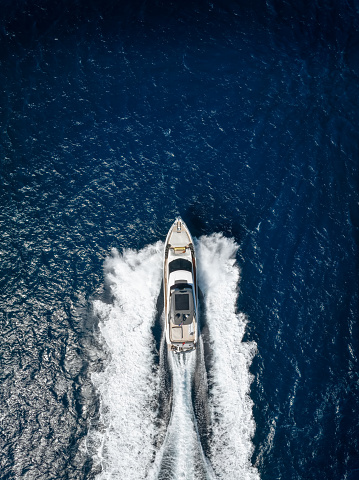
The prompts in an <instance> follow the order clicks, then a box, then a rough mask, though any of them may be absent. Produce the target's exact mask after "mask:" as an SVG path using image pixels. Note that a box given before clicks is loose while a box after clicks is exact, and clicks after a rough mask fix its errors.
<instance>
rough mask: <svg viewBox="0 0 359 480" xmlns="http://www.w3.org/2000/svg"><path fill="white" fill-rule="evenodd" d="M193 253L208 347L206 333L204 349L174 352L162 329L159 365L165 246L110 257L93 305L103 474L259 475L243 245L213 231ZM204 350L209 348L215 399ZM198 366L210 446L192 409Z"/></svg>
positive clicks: (94, 445) (165, 478)
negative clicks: (101, 345) (240, 260)
mask: <svg viewBox="0 0 359 480" xmlns="http://www.w3.org/2000/svg"><path fill="white" fill-rule="evenodd" d="M196 250H197V264H198V268H199V271H198V277H199V284H200V289H201V291H202V293H203V295H204V310H205V312H204V314H205V323H206V325H207V333H206V339H207V338H208V345H206V348H205V349H204V350H203V348H201V346H202V347H203V345H202V341H203V338H202V337H200V339H199V343H200V348H199V349H198V350H197V351H195V352H191V353H189V354H184V355H183V354H180V355H175V354H172V353H168V354H167V353H166V345H165V340H164V335H163V334H162V341H161V359H160V362H159V364H157V363H156V361H155V340H154V337H153V334H152V330H151V329H152V327H153V325H154V322H155V317H156V314H157V313H158V312H157V311H156V302H157V299H158V296H159V293H160V287H161V279H162V278H161V277H162V261H163V258H162V254H163V243H162V242H157V243H156V244H154V245H150V246H148V247H146V248H144V249H143V250H141V251H139V252H136V251H132V250H125V251H124V252H123V254H121V255H120V254H119V253H118V252H117V251H114V252H113V254H112V256H111V257H110V258H108V259H107V260H106V262H105V266H104V271H105V283H106V286H107V287H108V289H109V290H110V292H111V302H109V303H106V302H105V301H96V302H95V303H94V310H95V313H96V314H97V315H98V316H99V319H100V329H101V333H102V336H103V338H104V340H105V342H106V345H107V348H108V351H109V363H108V365H107V367H106V369H105V370H104V371H103V372H101V373H97V374H93V376H92V381H93V383H94V385H95V387H96V389H97V391H98V392H99V396H100V412H99V413H100V425H99V426H97V427H96V428H93V429H92V430H91V431H90V433H89V435H88V441H87V444H88V448H89V451H90V452H91V453H92V456H93V460H94V465H95V467H96V466H97V467H99V469H100V470H101V472H100V473H99V474H98V476H97V477H96V478H97V480H105V479H106V480H122V479H126V480H132V479H136V480H141V479H148V480H194V479H196V480H197V479H206V480H214V479H218V480H219V479H221V480H222V479H223V480H234V479H236V480H237V479H239V478H240V479H245V480H247V479H248V480H258V479H259V475H258V472H257V470H256V469H255V468H254V467H253V466H252V465H251V455H252V452H253V444H252V441H251V440H252V436H253V434H254V428H255V423H254V419H253V415H252V401H251V399H250V397H249V390H250V383H251V381H252V378H251V375H250V372H249V367H250V364H251V361H252V358H253V356H254V354H255V351H256V345H255V344H254V343H248V342H247V343H245V342H242V339H243V335H244V331H245V325H246V318H245V316H244V315H243V314H241V313H236V301H237V295H238V282H239V268H238V265H237V264H236V262H235V255H236V252H237V250H238V245H236V244H235V242H234V241H233V240H231V239H226V238H224V237H223V236H221V235H218V234H214V235H211V236H209V237H201V238H200V239H199V240H198V241H197V242H196ZM162 320H163V318H162ZM203 352H210V359H206V366H207V369H208V380H209V396H208V398H207V393H206V392H207V385H206V382H207V375H206V368H205V362H204V358H203ZM167 355H168V357H167ZM195 373H196V374H197V377H196V378H197V380H198V378H199V379H200V380H199V383H200V385H204V388H203V389H201V392H204V393H203V394H202V393H201V398H202V397H203V404H205V405H206V406H207V407H208V410H209V420H208V428H207V439H208V440H207V445H206V452H204V451H203V447H202V445H201V441H200V436H199V433H198V427H197V422H196V416H195V412H194V408H193V398H192V393H193V385H194V375H195ZM168 375H170V378H171V381H172V401H171V412H170V417H169V420H168V426H167V431H165V432H162V433H161V435H159V432H158V429H159V427H158V425H159V422H158V418H159V407H160V405H159V398H161V397H160V395H159V393H160V392H162V391H163V384H161V381H162V380H163V378H164V377H165V376H167V377H168ZM168 378H169V377H168ZM161 388H162V390H161ZM170 390H171V388H170V387H169V386H168V391H169V392H170ZM168 398H169V397H168ZM167 411H168V410H167ZM162 425H163V424H162ZM201 428H202V430H203V425H202V427H201ZM202 433H203V431H202ZM159 438H160V439H161V442H162V445H158V443H159V442H158V439H159ZM161 442H160V443H161ZM157 445H158V446H157Z"/></svg>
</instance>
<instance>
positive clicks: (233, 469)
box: [196, 234, 259, 480]
mask: <svg viewBox="0 0 359 480" xmlns="http://www.w3.org/2000/svg"><path fill="white" fill-rule="evenodd" d="M237 250H238V245H237V244H236V243H235V242H234V241H233V240H231V239H228V238H224V237H223V236H222V235H220V234H213V235H211V236H208V237H207V236H203V237H201V238H200V239H199V240H198V242H197V244H196V251H197V264H198V267H199V286H200V289H201V290H202V293H203V294H204V300H205V315H206V323H207V326H208V337H209V344H210V345H209V347H210V351H211V352H212V355H211V360H210V368H209V385H210V395H209V399H208V403H209V410H210V415H211V433H212V434H211V440H210V443H209V458H210V461H211V463H212V466H213V469H214V471H215V474H216V478H218V479H224V480H232V479H236V480H237V479H243V480H246V479H248V480H249V479H250V480H258V479H259V474H258V471H257V469H256V468H255V467H253V466H252V464H251V456H252V453H253V444H252V441H251V439H252V437H253V435H254V430H255V422H254V419H253V414H252V401H251V399H250V397H249V391H250V384H251V381H252V376H251V374H250V372H249V367H250V364H251V362H252V359H253V356H254V355H255V352H256V344H255V343H253V342H242V338H243V335H244V331H245V325H246V318H245V315H244V314H243V313H236V300H237V295H238V281H239V267H238V265H237V264H236V261H235V255H236V252H237Z"/></svg>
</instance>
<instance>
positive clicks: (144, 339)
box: [87, 242, 163, 480]
mask: <svg viewBox="0 0 359 480" xmlns="http://www.w3.org/2000/svg"><path fill="white" fill-rule="evenodd" d="M162 250H163V243H162V242H157V243H156V244H154V245H150V246H148V247H146V248H144V249H143V250H141V251H139V252H136V251H133V250H125V251H124V252H123V254H121V255H120V254H119V253H118V252H117V251H113V254H112V256H111V257H110V258H108V259H107V260H106V262H105V266H104V271H105V283H106V285H107V286H108V288H109V289H110V292H111V296H112V301H111V303H110V304H108V303H104V302H103V301H96V302H95V303H94V310H95V313H96V314H97V315H98V316H99V317H100V329H101V333H102V336H103V338H104V339H105V341H106V344H107V346H108V350H109V353H110V360H109V364H108V365H107V367H106V369H105V371H103V372H101V373H97V374H93V376H92V381H93V383H94V385H95V386H96V388H97V391H98V392H99V394H100V428H96V429H94V430H92V431H91V432H90V434H89V437H88V442H87V443H88V446H89V450H91V452H93V456H94V462H95V464H100V465H101V469H102V472H101V473H100V474H99V475H98V477H97V479H98V480H102V479H119V480H122V479H126V480H132V479H133V480H140V479H145V478H147V475H148V470H149V467H150V465H151V462H152V461H153V459H154V457H155V446H154V437H155V434H156V431H155V421H156V417H157V411H158V405H157V403H158V398H157V395H158V390H159V375H157V370H158V367H157V366H155V362H154V338H153V335H152V331H151V327H152V326H153V323H154V319H155V315H156V301H157V298H158V295H159V291H160V287H161V279H162Z"/></svg>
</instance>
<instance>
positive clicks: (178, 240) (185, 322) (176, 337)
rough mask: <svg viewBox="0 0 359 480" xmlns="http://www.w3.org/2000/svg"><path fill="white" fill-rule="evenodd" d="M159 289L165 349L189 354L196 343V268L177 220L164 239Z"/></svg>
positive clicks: (186, 233)
mask: <svg viewBox="0 0 359 480" xmlns="http://www.w3.org/2000/svg"><path fill="white" fill-rule="evenodd" d="M163 289H164V310H165V332H166V341H167V345H168V347H169V349H170V350H172V351H174V352H185V351H189V350H193V349H194V348H196V345H197V341H198V287H197V265H196V256H195V250H194V245H193V240H192V237H191V234H190V233H189V231H188V228H187V226H186V224H185V223H184V222H183V221H182V219H181V218H177V219H176V221H175V222H174V223H173V225H172V226H171V228H170V230H169V232H168V235H167V238H166V243H165V250H164V265H163Z"/></svg>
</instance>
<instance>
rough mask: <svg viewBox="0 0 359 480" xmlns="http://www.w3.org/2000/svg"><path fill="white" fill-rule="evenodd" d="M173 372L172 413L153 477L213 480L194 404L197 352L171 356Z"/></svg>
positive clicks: (181, 479)
mask: <svg viewBox="0 0 359 480" xmlns="http://www.w3.org/2000/svg"><path fill="white" fill-rule="evenodd" d="M168 362H169V367H170V370H171V373H172V389H173V390H172V412H171V419H170V422H169V425H168V429H167V434H166V438H165V441H164V442H163V445H162V448H161V449H160V451H159V452H158V455H157V458H156V462H155V466H154V469H153V476H151V479H152V478H153V479H159V480H195V479H207V480H212V479H214V476H213V474H212V470H211V467H210V465H209V463H208V461H207V459H206V458H205V455H204V453H203V449H202V445H201V442H200V439H199V435H198V431H197V424H196V419H195V415H194V411H193V403H192V383H193V374H194V369H195V366H196V351H193V352H189V353H185V354H175V353H172V352H170V353H169V356H168Z"/></svg>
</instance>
